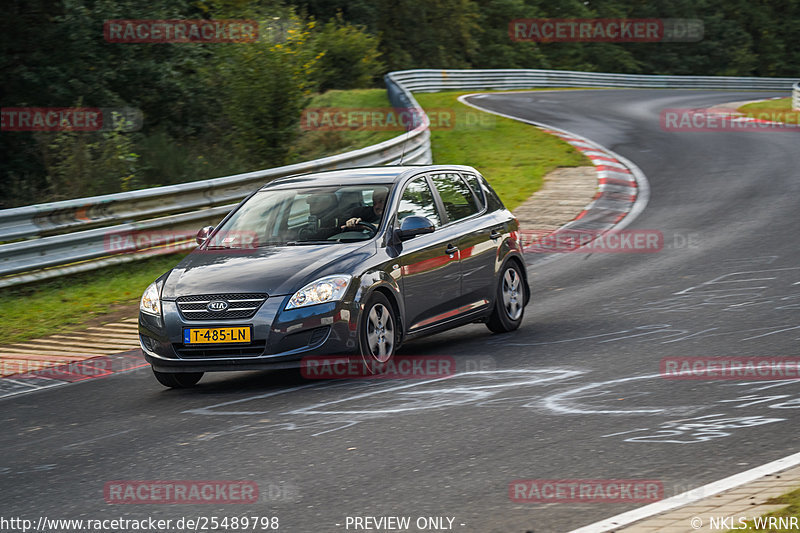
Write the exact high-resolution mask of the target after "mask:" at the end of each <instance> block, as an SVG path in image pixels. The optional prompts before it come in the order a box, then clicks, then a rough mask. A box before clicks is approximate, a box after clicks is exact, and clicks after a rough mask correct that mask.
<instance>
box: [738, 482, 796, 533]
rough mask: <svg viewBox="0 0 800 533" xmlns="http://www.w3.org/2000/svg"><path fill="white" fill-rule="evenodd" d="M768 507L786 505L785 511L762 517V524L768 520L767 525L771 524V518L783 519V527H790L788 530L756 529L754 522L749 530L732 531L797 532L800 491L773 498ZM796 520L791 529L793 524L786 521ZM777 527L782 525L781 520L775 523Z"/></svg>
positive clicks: (751, 522)
mask: <svg viewBox="0 0 800 533" xmlns="http://www.w3.org/2000/svg"><path fill="white" fill-rule="evenodd" d="M766 503H767V504H768V505H780V504H786V507H785V508H784V509H780V510H778V511H774V512H772V513H768V514H765V515H764V516H762V517H761V523H762V524H764V523H765V522H764V520H765V519H766V520H767V522H766V524H769V522H768V520H769V518H770V517H775V518H778V519H780V518H783V519H784V522H783V525H789V526H790V527H788V528H782V527H777V528H770V527H766V528H756V525H755V524H754V522H753V521H750V522H748V523H747V529H736V530H731V531H769V532H772V533H790V532H792V531H797V523H798V521H800V489H797V490H794V491H792V492H790V493H788V494H784V495H783V496H779V497H777V498H772V499H770V500H769V501H767V502H766ZM787 518H788V519H791V518H794V520H795V521H794V527H791V525H792V522H791V521H790V520H788V521H787V520H786V519H787ZM775 524H776V525H780V524H781V522H780V520H776V521H775Z"/></svg>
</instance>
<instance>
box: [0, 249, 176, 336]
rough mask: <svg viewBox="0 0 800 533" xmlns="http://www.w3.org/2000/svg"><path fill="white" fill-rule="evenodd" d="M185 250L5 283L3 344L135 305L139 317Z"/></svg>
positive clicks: (0, 297) (0, 310)
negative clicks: (143, 301)
mask: <svg viewBox="0 0 800 533" xmlns="http://www.w3.org/2000/svg"><path fill="white" fill-rule="evenodd" d="M184 255H185V254H172V255H167V256H161V257H153V258H150V259H144V260H142V261H133V262H131V263H122V264H119V265H113V266H108V267H104V268H100V269H97V270H94V271H90V272H82V273H79V274H71V275H68V276H61V277H58V278H53V279H50V280H45V281H38V282H34V283H29V284H26V285H20V286H18V287H13V286H12V287H7V288H4V289H3V290H2V292H1V293H0V316H2V317H3V318H2V322H0V344H12V343H15V342H20V341H24V340H28V339H33V338H36V337H44V336H46V335H51V334H54V333H60V332H64V331H69V330H75V329H77V328H76V326H78V325H80V324H84V323H86V322H89V321H91V320H92V319H94V318H96V317H97V316H98V315H103V314H107V313H109V312H111V311H114V310H115V309H119V308H121V307H128V308H130V309H131V312H130V313H128V317H134V316H136V313H135V311H134V310H135V309H136V307H137V305H136V304H137V302H138V301H139V298H140V297H141V296H142V293H143V292H144V290H145V289H146V288H147V286H148V285H150V283H152V282H153V281H154V280H155V279H156V278H157V277H158V276H160V275H161V274H163V273H164V272H166V271H167V270H169V269H170V268H172V267H173V266H175V265H176V264H177V263H178V261H180V260H181V258H182V257H183V256H184Z"/></svg>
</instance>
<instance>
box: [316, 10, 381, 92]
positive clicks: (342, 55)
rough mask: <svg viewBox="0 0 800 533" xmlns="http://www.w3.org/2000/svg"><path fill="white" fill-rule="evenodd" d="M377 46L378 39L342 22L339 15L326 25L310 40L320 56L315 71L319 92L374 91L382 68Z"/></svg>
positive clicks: (361, 29)
mask: <svg viewBox="0 0 800 533" xmlns="http://www.w3.org/2000/svg"><path fill="white" fill-rule="evenodd" d="M379 43H380V39H378V37H375V36H373V35H370V34H368V33H367V32H366V30H365V29H364V28H363V27H361V26H353V25H352V24H349V23H347V22H345V21H344V20H342V17H341V14H340V15H339V16H338V17H336V18H335V19H333V20H330V21H329V22H327V23H326V24H325V25H324V26H322V29H321V30H320V31H319V32H317V34H316V35H315V36H314V40H313V46H314V49H315V50H316V51H317V53H319V54H321V57H320V60H319V63H318V64H317V66H316V69H315V72H316V75H315V78H316V81H317V85H318V86H319V90H320V91H327V90H328V89H363V88H367V87H374V86H375V85H376V83H377V81H378V80H379V79H380V76H381V73H382V72H383V71H384V68H385V65H384V64H383V62H382V61H381V60H380V55H381V53H380V52H379V51H378V45H379Z"/></svg>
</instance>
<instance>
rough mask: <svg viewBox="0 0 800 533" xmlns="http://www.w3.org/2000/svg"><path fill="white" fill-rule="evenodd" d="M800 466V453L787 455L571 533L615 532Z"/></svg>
mask: <svg viewBox="0 0 800 533" xmlns="http://www.w3.org/2000/svg"><path fill="white" fill-rule="evenodd" d="M798 464H800V453H795V454H792V455H787V456H786V457H783V458H781V459H778V460H777V461H772V462H770V463H767V464H764V465H761V466H758V467H756V468H751V469H750V470H746V471H744V472H740V473H738V474H734V475H732V476H728V477H726V478H723V479H720V480H719V481H715V482H713V483H709V484H707V485H703V486H702V487H697V488H696V489H692V490H689V491H686V492H683V493H681V494H678V495H676V496H672V497H671V498H667V499H666V500H661V501H660V502H656V503H651V504H650V505H645V506H644V507H639V508H638V509H633V510H632V511H628V512H625V513H621V514H618V515H616V516H612V517H611V518H606V519H605V520H600V521H599V522H595V523H593V524H589V525H586V526H583V527H581V528H578V529H574V530H572V531H571V532H570V533H604V532H606V531H613V530H616V529H619V528H621V527H623V526H627V525H630V524H633V523H635V522H639V521H640V520H644V519H645V518H650V517H651V516H655V515H657V514H661V513H663V512H666V511H670V510H672V509H677V508H679V507H683V506H684V505H688V504H690V503H694V502H697V501H700V500H704V499H706V498H708V497H710V496H714V495H716V494H719V493H721V492H725V491H726V490H730V489H733V488H736V487H740V486H742V485H744V484H746V483H750V482H751V481H755V480H757V479H760V478H762V477H764V476H768V475H770V474H774V473H776V472H780V471H782V470H786V469H787V468H791V467H793V466H796V465H798Z"/></svg>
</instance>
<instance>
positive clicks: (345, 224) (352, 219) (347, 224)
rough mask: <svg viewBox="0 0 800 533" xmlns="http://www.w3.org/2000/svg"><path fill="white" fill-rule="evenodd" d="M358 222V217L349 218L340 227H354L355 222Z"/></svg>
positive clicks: (359, 220)
mask: <svg viewBox="0 0 800 533" xmlns="http://www.w3.org/2000/svg"><path fill="white" fill-rule="evenodd" d="M359 222H361V219H360V218H351V219H350V220H348V221H347V222H345V223H344V226H342V229H344V228H355V227H356V224H358V223H359Z"/></svg>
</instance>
